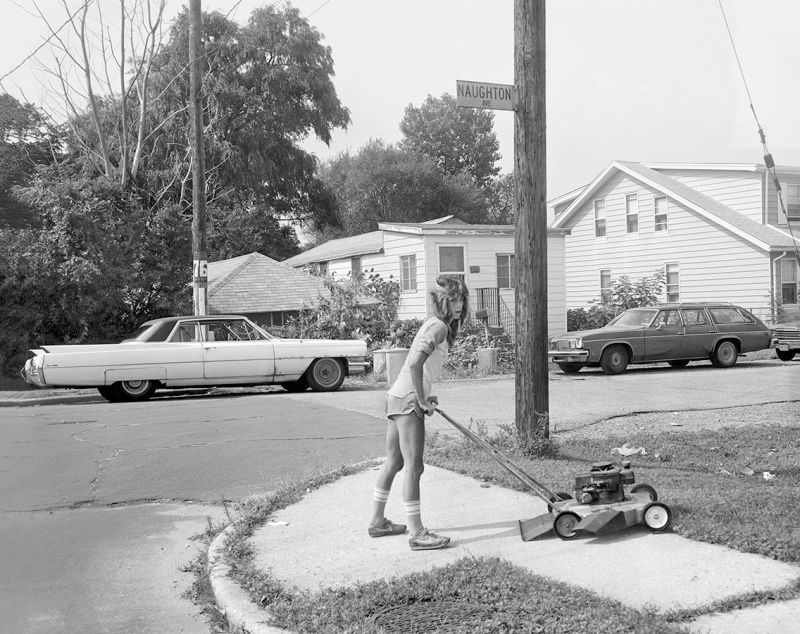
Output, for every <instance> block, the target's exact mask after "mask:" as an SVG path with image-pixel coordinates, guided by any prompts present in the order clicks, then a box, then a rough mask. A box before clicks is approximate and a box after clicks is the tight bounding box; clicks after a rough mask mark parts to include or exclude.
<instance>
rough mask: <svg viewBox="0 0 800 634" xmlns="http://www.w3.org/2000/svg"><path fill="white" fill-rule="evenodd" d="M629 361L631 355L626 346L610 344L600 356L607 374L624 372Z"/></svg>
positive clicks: (601, 364) (601, 363)
mask: <svg viewBox="0 0 800 634" xmlns="http://www.w3.org/2000/svg"><path fill="white" fill-rule="evenodd" d="M629 362H630V355H629V354H628V350H627V348H625V346H619V345H617V346H609V347H608V348H606V349H605V351H604V352H603V356H602V357H601V358H600V367H601V368H603V372H605V373H606V374H622V373H623V372H625V369H626V368H627V367H628V363H629Z"/></svg>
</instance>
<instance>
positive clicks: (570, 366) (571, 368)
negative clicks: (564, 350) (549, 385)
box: [557, 363, 583, 374]
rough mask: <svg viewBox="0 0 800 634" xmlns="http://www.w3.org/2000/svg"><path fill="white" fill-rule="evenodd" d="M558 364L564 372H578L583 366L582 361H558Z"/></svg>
mask: <svg viewBox="0 0 800 634" xmlns="http://www.w3.org/2000/svg"><path fill="white" fill-rule="evenodd" d="M557 365H558V367H559V368H560V369H561V371H562V372H563V373H564V374H577V373H578V372H580V371H581V369H582V368H583V364H582V363H558V364H557Z"/></svg>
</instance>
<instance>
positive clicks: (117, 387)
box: [111, 379, 156, 401]
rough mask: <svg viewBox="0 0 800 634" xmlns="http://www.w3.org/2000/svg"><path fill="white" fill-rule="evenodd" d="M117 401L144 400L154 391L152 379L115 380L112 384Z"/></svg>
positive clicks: (154, 386)
mask: <svg viewBox="0 0 800 634" xmlns="http://www.w3.org/2000/svg"><path fill="white" fill-rule="evenodd" d="M111 387H112V389H113V390H114V391H115V392H116V396H117V400H118V401H146V400H147V399H149V398H150V397H151V396H153V393H154V392H155V391H156V384H155V382H154V381H150V380H148V379H144V380H142V381H117V382H116V383H114V384H113V385H112V386H111Z"/></svg>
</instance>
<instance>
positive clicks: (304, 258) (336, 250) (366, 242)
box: [283, 231, 383, 266]
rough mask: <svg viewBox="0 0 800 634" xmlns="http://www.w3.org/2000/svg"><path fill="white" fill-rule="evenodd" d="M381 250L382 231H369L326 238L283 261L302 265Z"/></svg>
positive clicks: (290, 264)
mask: <svg viewBox="0 0 800 634" xmlns="http://www.w3.org/2000/svg"><path fill="white" fill-rule="evenodd" d="M381 251H383V231H370V232H369V233H362V234H360V235H357V236H349V237H347V238H339V239H337V240H328V242H323V243H322V244H320V245H318V246H316V247H314V248H312V249H309V250H308V251H303V253H300V254H298V255H295V256H293V257H291V258H288V259H286V260H284V261H283V264H286V265H288V266H303V265H304V264H310V263H312V262H328V261H330V260H336V259H339V258H347V257H353V256H355V255H364V254H367V253H380V252H381Z"/></svg>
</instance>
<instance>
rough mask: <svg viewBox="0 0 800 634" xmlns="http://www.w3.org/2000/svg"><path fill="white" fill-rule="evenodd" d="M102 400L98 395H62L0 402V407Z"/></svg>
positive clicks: (97, 401)
mask: <svg viewBox="0 0 800 634" xmlns="http://www.w3.org/2000/svg"><path fill="white" fill-rule="evenodd" d="M104 400H105V399H104V398H103V397H102V396H100V395H99V394H97V395H92V394H74V395H70V394H62V395H54V396H39V397H34V398H20V399H5V400H0V407H33V406H34V405H59V404H61V403H99V402H101V401H104Z"/></svg>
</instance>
